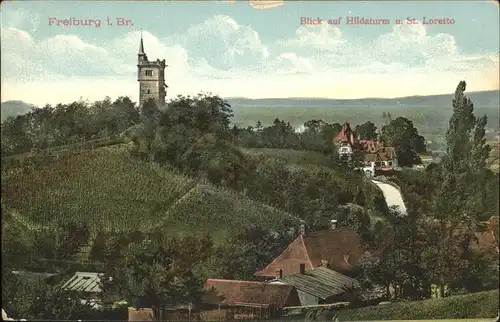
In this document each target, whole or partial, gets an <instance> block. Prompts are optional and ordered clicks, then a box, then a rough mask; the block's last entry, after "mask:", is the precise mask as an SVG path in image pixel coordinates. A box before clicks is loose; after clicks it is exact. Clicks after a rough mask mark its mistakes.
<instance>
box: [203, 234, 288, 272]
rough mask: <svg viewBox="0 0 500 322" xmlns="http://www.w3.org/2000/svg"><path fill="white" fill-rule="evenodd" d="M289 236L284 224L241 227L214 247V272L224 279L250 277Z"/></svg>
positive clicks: (280, 247)
mask: <svg viewBox="0 0 500 322" xmlns="http://www.w3.org/2000/svg"><path fill="white" fill-rule="evenodd" d="M290 238H291V236H290V234H289V231H288V230H287V229H286V228H285V227H283V229H281V230H280V231H277V232H272V231H269V229H266V228H265V227H262V226H260V225H258V224H257V225H254V226H250V227H245V228H244V229H243V230H242V231H240V232H238V233H235V234H234V235H232V236H231V237H230V238H229V240H228V241H227V242H226V243H224V244H222V245H221V246H220V247H218V248H217V249H216V251H215V253H214V256H213V257H212V261H213V264H214V265H216V268H215V269H214V271H215V274H216V276H219V277H220V278H226V279H235V280H252V279H254V278H255V277H254V275H253V274H254V273H255V272H256V271H258V270H259V269H262V268H264V267H265V266H266V265H267V264H268V263H270V262H271V261H272V260H273V259H274V258H275V257H276V256H278V255H279V254H280V253H281V252H282V251H283V250H284V249H285V247H286V246H287V245H288V243H289V242H290ZM228 263H230V264H228Z"/></svg>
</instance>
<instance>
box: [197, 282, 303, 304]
mask: <svg viewBox="0 0 500 322" xmlns="http://www.w3.org/2000/svg"><path fill="white" fill-rule="evenodd" d="M212 288H214V289H215V294H213V293H212V294H210V293H211V292H207V293H206V295H205V296H204V302H205V303H207V304H224V305H231V306H238V305H241V306H257V307H267V306H269V305H271V304H276V305H278V306H279V307H284V306H285V305H286V304H287V301H288V298H289V297H290V295H291V294H292V292H295V295H296V292H297V291H296V290H295V289H294V288H293V286H290V285H276V284H269V283H262V282H253V281H236V280H224V279H208V280H207V281H206V282H205V287H204V289H205V290H206V291H209V290H211V289H212ZM214 295H215V296H214ZM296 299H297V301H298V296H297V297H296ZM292 304H296V303H292Z"/></svg>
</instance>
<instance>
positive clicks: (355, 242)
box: [255, 228, 364, 277]
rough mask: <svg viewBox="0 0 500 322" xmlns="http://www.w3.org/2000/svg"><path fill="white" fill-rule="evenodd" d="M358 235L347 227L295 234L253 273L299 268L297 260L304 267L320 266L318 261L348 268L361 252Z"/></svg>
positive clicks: (290, 271) (287, 272)
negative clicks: (283, 247) (284, 247)
mask: <svg viewBox="0 0 500 322" xmlns="http://www.w3.org/2000/svg"><path fill="white" fill-rule="evenodd" d="M363 252H364V250H363V246H362V241H361V238H360V237H359V236H358V235H356V234H355V233H354V232H352V231H350V230H349V229H347V228H337V229H331V230H324V231H319V232H314V233H309V234H305V235H300V236H298V237H297V238H296V239H295V240H294V241H293V242H292V243H291V244H290V245H288V247H287V248H286V249H285V250H284V251H283V252H282V253H281V254H280V255H279V256H278V257H277V258H276V259H275V260H274V261H273V262H271V263H270V264H269V265H267V267H265V268H264V269H262V270H261V271H258V272H257V273H255V275H256V276H267V277H274V276H276V272H277V271H278V270H280V269H281V270H283V275H290V274H294V273H297V272H299V270H300V264H305V269H312V268H315V267H319V266H322V261H324V262H327V263H328V267H329V268H331V269H334V270H336V271H340V272H342V271H349V270H350V269H351V268H352V266H354V265H356V264H357V262H358V260H359V258H360V257H361V255H362V254H363Z"/></svg>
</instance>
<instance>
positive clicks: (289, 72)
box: [1, 15, 499, 105]
mask: <svg viewBox="0 0 500 322" xmlns="http://www.w3.org/2000/svg"><path fill="white" fill-rule="evenodd" d="M18 20H19V19H18ZM18 25H19V23H18ZM31 35H32V32H30V31H29V30H28V29H22V28H15V27H12V26H9V27H3V26H2V29H1V38H2V44H1V46H2V57H1V65H2V66H1V68H2V72H1V73H2V74H1V76H2V100H8V99H22V100H25V101H27V102H29V103H34V104H38V105H43V104H45V103H47V102H49V103H52V104H55V103H59V102H69V101H74V100H77V99H79V98H80V96H83V97H84V98H88V99H90V100H97V99H103V98H104V97H105V96H110V97H112V98H113V97H117V96H123V95H127V96H130V97H131V98H132V99H134V100H136V101H137V99H138V86H137V79H136V73H137V67H136V64H137V56H136V54H137V51H138V46H139V38H140V33H139V32H137V31H133V32H128V33H124V34H122V35H121V36H119V37H117V38H115V39H113V40H112V41H110V42H103V43H92V42H89V41H86V40H84V39H83V38H81V37H79V36H77V35H57V36H54V37H49V38H46V39H40V40H38V39H35V38H33V37H32V36H31ZM143 38H144V45H145V50H146V53H147V55H148V58H149V59H150V60H156V59H166V61H167V65H169V67H167V70H166V76H167V84H168V85H169V86H170V88H169V92H168V97H175V96H176V95H178V94H195V93H197V92H199V91H205V92H213V93H215V94H220V95H223V96H226V97H227V96H246V97H297V96H301V97H335V98H359V97H397V96H405V95H415V94H421V95H424V94H429V95H430V94H439V93H444V92H452V91H453V89H454V87H455V86H456V83H458V81H460V80H462V79H465V80H467V81H468V83H469V84H470V85H469V86H468V89H469V90H484V89H493V88H494V89H497V88H498V71H499V60H498V53H488V52H483V53H481V52H479V53H476V54H463V53H461V51H460V46H459V44H457V43H456V41H455V38H454V37H453V36H452V35H450V34H443V33H440V34H434V35H431V34H429V33H428V32H427V29H426V28H425V26H424V25H395V26H393V28H392V30H391V31H390V32H388V33H385V34H382V35H380V36H378V37H376V38H374V39H372V40H366V39H365V40H360V39H349V38H346V37H345V36H344V35H343V33H342V26H340V28H339V27H338V26H335V25H328V24H323V25H320V26H307V27H306V26H300V27H298V28H297V30H296V32H295V34H294V35H293V37H291V38H287V39H277V40H274V41H273V42H270V43H264V42H263V41H262V39H261V38H260V36H259V34H258V33H257V32H256V31H255V30H254V29H252V28H251V27H250V26H244V25H241V24H239V23H238V22H237V21H235V20H234V19H233V18H231V17H229V16H223V15H216V16H214V17H212V18H210V19H208V20H206V21H203V22H201V23H199V24H197V25H193V26H191V27H189V28H187V29H186V30H185V32H183V33H181V34H178V35H174V36H170V37H166V38H161V37H159V36H158V35H154V34H152V33H150V32H146V31H145V32H144V33H143Z"/></svg>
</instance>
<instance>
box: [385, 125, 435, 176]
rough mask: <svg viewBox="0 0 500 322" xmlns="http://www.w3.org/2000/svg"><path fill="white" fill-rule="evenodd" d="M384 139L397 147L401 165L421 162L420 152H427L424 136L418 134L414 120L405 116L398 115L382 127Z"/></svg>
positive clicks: (387, 143)
mask: <svg viewBox="0 0 500 322" xmlns="http://www.w3.org/2000/svg"><path fill="white" fill-rule="evenodd" d="M382 141H384V142H385V144H386V145H388V146H392V147H395V149H396V155H397V157H398V163H399V164H400V165H401V166H408V165H412V164H418V163H420V162H421V161H420V157H419V155H418V154H419V153H422V152H425V140H424V137H423V136H421V135H419V134H418V130H417V129H416V128H415V127H414V126H413V122H412V121H410V120H408V119H407V118H405V117H398V118H396V119H395V120H393V121H391V122H390V123H389V124H387V125H384V126H383V127H382Z"/></svg>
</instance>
